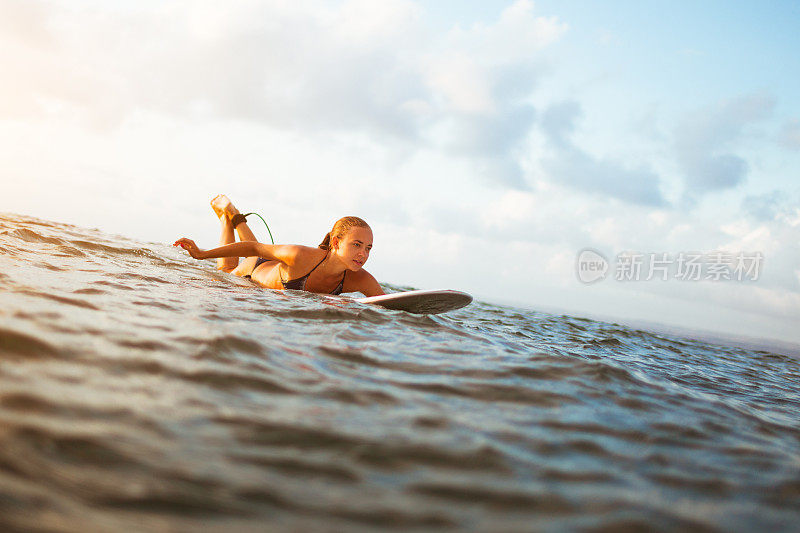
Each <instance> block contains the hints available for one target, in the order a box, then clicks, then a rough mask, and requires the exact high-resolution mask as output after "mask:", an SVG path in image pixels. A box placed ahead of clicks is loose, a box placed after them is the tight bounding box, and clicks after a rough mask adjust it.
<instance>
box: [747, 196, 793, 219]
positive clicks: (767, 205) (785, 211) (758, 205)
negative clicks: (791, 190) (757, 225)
mask: <svg viewBox="0 0 800 533" xmlns="http://www.w3.org/2000/svg"><path fill="white" fill-rule="evenodd" d="M742 210H743V211H744V212H745V213H746V214H747V215H748V216H750V217H752V218H753V219H755V220H757V221H762V222H766V221H773V220H777V219H781V218H786V217H790V216H791V215H792V214H793V213H797V211H798V210H800V205H797V203H795V205H792V203H791V201H790V199H789V198H788V195H787V193H786V192H784V191H779V190H775V191H771V192H768V193H763V194H751V195H748V196H745V197H744V199H742Z"/></svg>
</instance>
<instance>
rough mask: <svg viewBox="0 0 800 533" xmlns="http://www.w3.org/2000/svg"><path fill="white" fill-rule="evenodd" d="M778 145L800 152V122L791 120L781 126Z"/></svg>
mask: <svg viewBox="0 0 800 533" xmlns="http://www.w3.org/2000/svg"><path fill="white" fill-rule="evenodd" d="M780 143H781V145H782V146H783V147H784V148H788V149H790V150H800V120H798V119H796V118H795V119H792V120H789V121H787V122H786V123H785V124H784V125H783V129H782V130H781V133H780Z"/></svg>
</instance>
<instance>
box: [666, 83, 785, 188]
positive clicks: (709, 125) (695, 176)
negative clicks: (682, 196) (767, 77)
mask: <svg viewBox="0 0 800 533" xmlns="http://www.w3.org/2000/svg"><path fill="white" fill-rule="evenodd" d="M774 107H775V100H774V98H772V97H771V96H769V95H765V94H755V95H748V96H743V97H739V98H736V99H732V100H728V101H724V102H721V103H719V104H717V105H715V106H712V107H709V108H706V109H701V110H698V111H695V112H693V113H691V114H688V115H687V116H686V117H684V119H683V120H682V122H681V123H680V124H679V125H678V127H677V129H676V130H675V141H674V142H675V156H676V159H677V162H678V164H679V165H680V168H681V170H682V172H683V175H684V183H685V187H686V195H687V197H689V198H690V199H691V198H693V197H696V196H699V195H703V194H706V193H709V192H713V191H720V190H724V189H730V188H733V187H736V186H737V185H739V184H741V183H743V182H744V181H745V179H746V177H747V174H748V171H749V164H748V162H747V161H746V160H745V159H744V158H743V157H741V156H740V155H737V154H736V153H735V152H734V151H733V150H735V148H736V142H737V141H739V140H740V139H741V138H744V137H746V136H747V135H748V134H750V131H749V129H750V127H751V126H753V125H755V124H758V123H759V122H761V121H763V120H764V119H766V118H767V117H768V116H769V115H770V114H771V113H772V110H773V108H774Z"/></svg>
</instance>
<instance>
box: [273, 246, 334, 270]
mask: <svg viewBox="0 0 800 533" xmlns="http://www.w3.org/2000/svg"><path fill="white" fill-rule="evenodd" d="M275 248H276V252H277V253H276V255H277V256H278V257H279V258H280V260H281V262H283V263H286V264H290V265H294V264H297V263H307V262H310V261H315V260H316V261H319V260H320V259H322V258H323V257H325V255H326V254H327V252H326V251H325V250H322V249H321V248H312V247H311V246H303V245H302V244H280V245H277V246H276V247H275Z"/></svg>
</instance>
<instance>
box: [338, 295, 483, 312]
mask: <svg viewBox="0 0 800 533" xmlns="http://www.w3.org/2000/svg"><path fill="white" fill-rule="evenodd" d="M354 301H356V302H359V303H362V304H372V305H379V306H381V307H385V308H386V309H396V310H400V311H407V312H409V313H416V314H420V315H436V314H439V313H446V312H447V311H453V310H455V309H461V308H462V307H464V306H466V305H469V304H470V303H471V302H472V296H470V295H469V294H467V293H466V292H461V291H453V290H447V289H442V290H433V291H405V292H395V293H393V294H382V295H381V296H370V297H367V298H357V299H356V300H354Z"/></svg>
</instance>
